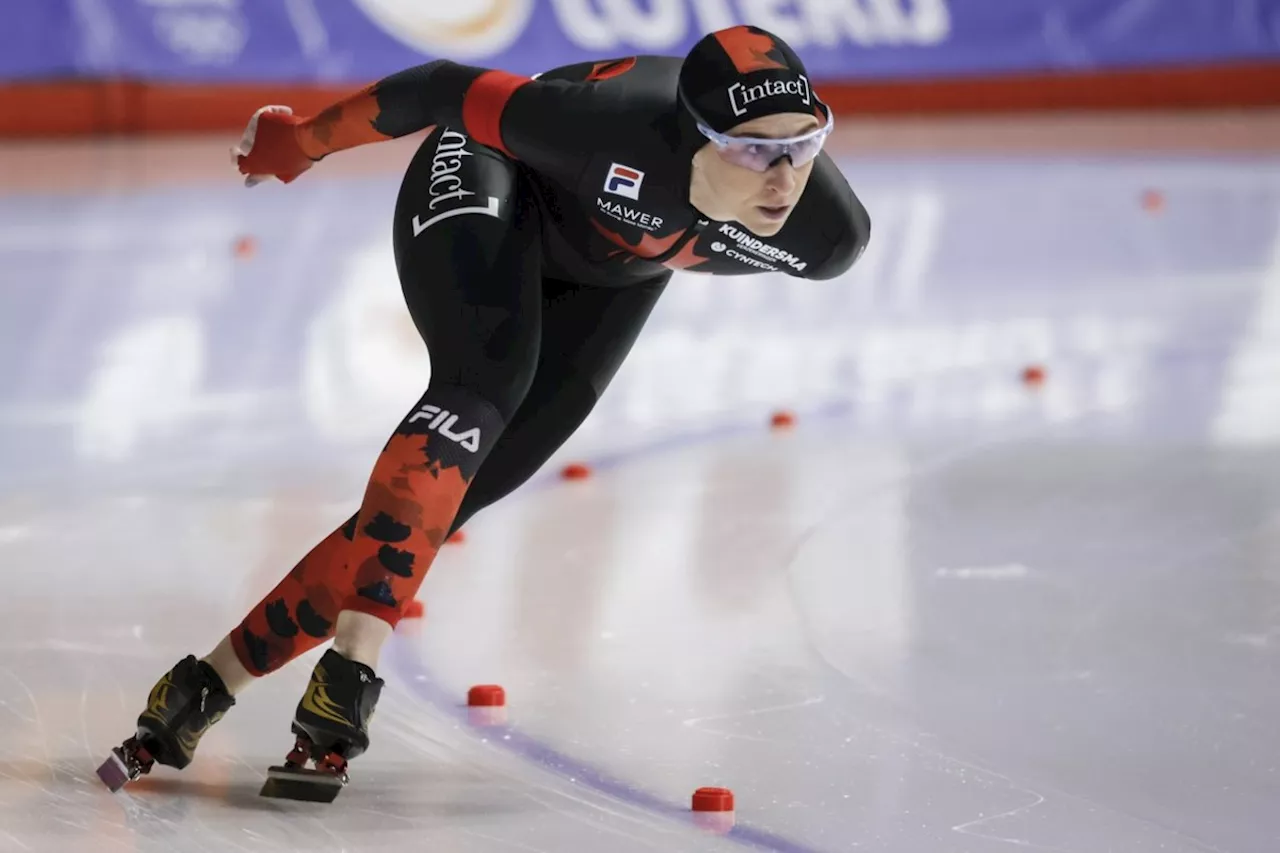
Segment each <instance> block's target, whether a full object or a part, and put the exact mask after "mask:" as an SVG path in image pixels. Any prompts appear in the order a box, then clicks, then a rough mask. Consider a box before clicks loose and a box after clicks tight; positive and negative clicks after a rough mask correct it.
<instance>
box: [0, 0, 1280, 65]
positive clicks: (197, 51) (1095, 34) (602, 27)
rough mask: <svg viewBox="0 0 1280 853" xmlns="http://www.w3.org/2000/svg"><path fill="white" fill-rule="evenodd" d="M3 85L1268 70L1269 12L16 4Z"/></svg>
mask: <svg viewBox="0 0 1280 853" xmlns="http://www.w3.org/2000/svg"><path fill="white" fill-rule="evenodd" d="M0 14H2V16H3V26H0V78H3V79H5V80H8V81H23V80H27V81H30V80H48V79H50V78H59V77H61V78H66V77H76V78H87V79H96V78H123V79H135V80H148V81H156V82H175V83H237V82H252V83H267V82H276V83H288V84H306V83H312V84H325V85H333V84H347V83H363V82H367V81H370V80H373V79H377V78H378V77H381V76H383V75H385V74H387V73H389V72H392V71H395V70H397V69H400V68H403V67H406V66H409V65H413V64H416V63H419V62H422V61H424V60H427V59H431V58H436V57H447V58H451V59H457V60H460V61H464V62H469V63H474V64H479V65H485V66H492V67H499V68H503V69H507V70H510V71H514V72H517V73H526V74H529V73H534V72H537V71H540V70H543V69H546V68H550V67H554V66H557V65H562V64H566V63H570V62H576V61H582V60H588V59H601V58H606V57H612V56H619V55H629V54H633V53H658V54H674V55H679V54H682V53H684V52H685V51H686V50H687V49H688V48H689V47H690V45H692V44H693V42H694V41H695V40H696V39H697V38H698V37H699V36H700V35H702V34H703V33H706V32H708V31H711V30H714V29H717V28H720V27H724V26H728V25H732V24H734V23H743V22H746V23H752V24H756V25H758V26H761V27H764V28H766V29H769V30H771V31H773V32H775V33H777V34H778V35H780V36H782V37H783V38H784V39H786V40H787V41H789V42H790V43H791V44H792V45H793V46H794V47H795V48H796V49H797V50H799V51H800V52H801V54H802V55H803V56H804V57H805V61H806V63H807V64H808V66H809V68H810V71H811V73H812V74H813V76H814V77H815V79H818V80H820V81H834V82H840V81H856V80H895V79H907V80H910V79H920V78H945V77H957V76H965V75H993V74H995V75H999V74H1010V73H1015V74H1016V73H1028V72H1031V73H1036V72H1046V71H1068V72H1070V71H1099V70H1107V69H1124V68H1133V67H1161V66H1169V65H1185V64H1189V63H1196V64H1206V63H1207V64H1214V63H1232V62H1241V61H1257V60H1277V59H1280V0H447V1H446V0H23V2H9V3H6V4H4V10H3V12H2V13H0Z"/></svg>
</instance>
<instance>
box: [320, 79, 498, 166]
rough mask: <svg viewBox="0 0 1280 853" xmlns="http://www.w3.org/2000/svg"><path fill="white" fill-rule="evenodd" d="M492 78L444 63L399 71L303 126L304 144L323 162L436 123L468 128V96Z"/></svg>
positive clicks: (338, 103)
mask: <svg viewBox="0 0 1280 853" xmlns="http://www.w3.org/2000/svg"><path fill="white" fill-rule="evenodd" d="M486 73H489V72H487V70H486V69H483V68H473V67H470V66H466V65H459V64H458V63H455V62H449V61H447V60H443V59H440V60H436V61H434V62H428V63H426V64H425V65H417V66H414V67H413V68H408V69H405V70H404V71H399V72H397V73H395V74H392V75H391V76H389V77H385V78H383V79H382V80H379V81H378V82H377V83H374V84H373V85H372V86H368V87H366V88H364V89H361V90H360V91H359V92H356V93H355V94H353V95H350V96H348V97H346V98H343V99H342V100H341V101H338V102H337V103H336V104H334V105H332V106H330V107H327V108H326V109H325V110H323V111H322V112H320V113H319V114H317V115H315V116H313V117H311V118H309V119H306V120H305V121H303V122H301V123H299V125H298V143H299V144H300V145H301V146H302V150H303V152H305V153H306V155H307V156H308V157H310V158H311V159H313V160H319V159H320V158H321V157H324V156H326V155H328V154H332V153H334V152H335V151H343V150H346V149H348V148H355V147H356V146H357V145H367V144H369V143H371V142H382V141H384V140H387V139H396V138H399V137H401V136H408V135H409V134H411V133H416V132H418V131H420V130H424V129H426V128H428V127H430V126H432V125H436V124H446V125H452V126H454V127H462V126H463V105H464V103H465V101H466V100H467V93H468V91H469V90H470V89H471V88H472V86H473V84H474V83H475V82H476V80H478V79H479V78H480V77H482V76H483V75H485V74H486Z"/></svg>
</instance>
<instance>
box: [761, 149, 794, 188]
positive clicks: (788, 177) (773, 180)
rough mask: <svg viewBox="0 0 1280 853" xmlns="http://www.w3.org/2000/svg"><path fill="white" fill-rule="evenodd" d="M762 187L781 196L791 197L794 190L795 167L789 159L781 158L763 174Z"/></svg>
mask: <svg viewBox="0 0 1280 853" xmlns="http://www.w3.org/2000/svg"><path fill="white" fill-rule="evenodd" d="M764 185H765V186H766V187H768V188H769V189H771V190H773V191H774V192H776V193H777V194H778V195H781V196H789V195H791V191H792V190H794V189H795V188H796V167H795V166H793V165H792V164H791V158H790V157H782V158H780V159H779V160H778V162H776V163H774V164H773V165H772V166H770V167H769V171H768V172H766V173H765V182H764Z"/></svg>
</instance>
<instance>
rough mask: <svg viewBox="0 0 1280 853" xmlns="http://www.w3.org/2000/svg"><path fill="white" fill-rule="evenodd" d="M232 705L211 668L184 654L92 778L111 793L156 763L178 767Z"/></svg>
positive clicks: (163, 677) (153, 689)
mask: <svg viewBox="0 0 1280 853" xmlns="http://www.w3.org/2000/svg"><path fill="white" fill-rule="evenodd" d="M234 704H236V700H235V699H234V698H233V697H232V696H231V694H229V693H228V692H227V688H226V686H225V685H224V684H223V683H222V679H221V678H220V677H219V676H218V673H217V672H216V671H215V670H214V669H213V667H211V666H209V664H207V663H205V662H204V661H200V660H196V658H195V656H194V655H187V657H185V658H183V659H182V660H180V661H178V663H177V664H176V665H175V666H174V667H173V669H171V670H169V671H168V672H166V673H165V674H164V675H163V676H161V678H160V680H159V681H157V682H156V686H155V687H152V688H151V696H150V698H149V699H148V700H147V709H146V710H145V711H143V712H142V713H141V714H140V715H139V716H138V731H137V734H135V735H134V736H133V737H131V738H129V739H128V740H126V741H125V742H124V743H123V744H122V745H120V746H118V747H116V748H115V749H113V750H111V756H110V757H109V758H108V759H107V760H106V761H105V762H103V764H102V766H101V767H99V768H98V778H99V779H101V780H102V781H103V783H104V784H105V785H106V786H107V787H108V788H110V789H111V791H112V792H113V793H114V792H115V791H119V790H120V789H121V788H123V787H124V786H125V784H127V783H128V782H132V781H133V780H134V779H137V778H138V777H139V776H141V775H142V774H144V773H149V772H151V768H152V766H154V765H155V764H156V763H157V762H159V763H160V764H164V765H167V766H169V767H174V768H177V769H178V770H181V769H182V768H184V767H186V766H187V765H188V764H190V763H191V759H192V757H193V756H194V755H195V751H196V746H197V745H198V744H199V743H200V738H201V737H203V736H204V733H205V732H207V731H208V730H209V727H210V726H212V725H213V724H214V723H216V722H218V720H221V719H222V716H223V714H225V713H227V711H228V710H229V709H230V708H231V706H232V705H234Z"/></svg>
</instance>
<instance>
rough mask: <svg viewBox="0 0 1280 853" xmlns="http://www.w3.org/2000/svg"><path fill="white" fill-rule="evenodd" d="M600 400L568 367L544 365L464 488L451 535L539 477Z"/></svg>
mask: <svg viewBox="0 0 1280 853" xmlns="http://www.w3.org/2000/svg"><path fill="white" fill-rule="evenodd" d="M543 371H545V373H544V372H543ZM598 399H599V395H598V393H597V391H596V388H595V386H594V385H593V384H592V383H591V382H590V381H589V380H588V379H587V378H586V377H584V376H581V375H580V374H577V373H575V372H573V370H572V369H571V367H570V366H569V365H567V364H558V365H554V366H553V365H550V364H546V363H544V364H543V365H542V366H541V367H540V368H539V373H538V379H537V380H536V381H535V382H534V383H533V387H532V388H531V389H530V390H529V394H528V396H527V397H526V398H525V401H524V403H523V404H522V405H521V407H520V409H519V410H517V412H516V415H515V417H514V418H512V420H511V422H510V424H509V425H508V426H507V428H506V430H505V431H504V432H503V433H502V435H501V436H499V438H498V442H497V444H496V445H495V446H494V448H493V451H492V452H491V453H490V454H489V456H488V458H487V459H486V460H485V463H484V468H483V469H481V471H480V474H479V475H478V476H477V477H476V478H475V480H474V481H473V482H472V483H471V486H470V487H469V488H468V489H467V495H466V497H465V498H463V501H462V506H461V507H460V508H459V509H458V514H457V516H455V517H454V520H453V525H452V526H451V527H450V529H449V532H450V533H453V532H455V531H456V530H458V529H459V528H461V527H462V525H464V524H466V523H467V522H468V521H469V520H470V519H471V517H472V516H473V515H475V514H476V513H477V512H479V511H480V510H482V509H484V508H485V507H487V506H489V505H490V504H493V503H495V502H497V501H499V500H501V499H502V498H504V497H506V496H507V495H509V494H511V492H513V491H515V490H516V489H517V488H519V487H520V486H521V485H523V484H524V483H525V482H526V481H527V480H528V479H529V478H530V477H532V476H533V475H534V474H535V473H537V471H538V469H539V468H541V467H542V466H543V465H544V464H546V461H547V460H548V459H550V458H551V455H552V454H553V453H555V452H556V451H557V450H558V449H559V448H560V446H561V445H562V444H564V443H565V441H566V440H568V438H569V436H571V435H573V433H574V431H575V430H576V429H577V428H578V427H579V426H580V425H581V424H582V422H583V421H584V420H586V419H587V416H588V415H589V414H591V410H592V409H593V408H594V407H595V404H596V401H597V400H598Z"/></svg>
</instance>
